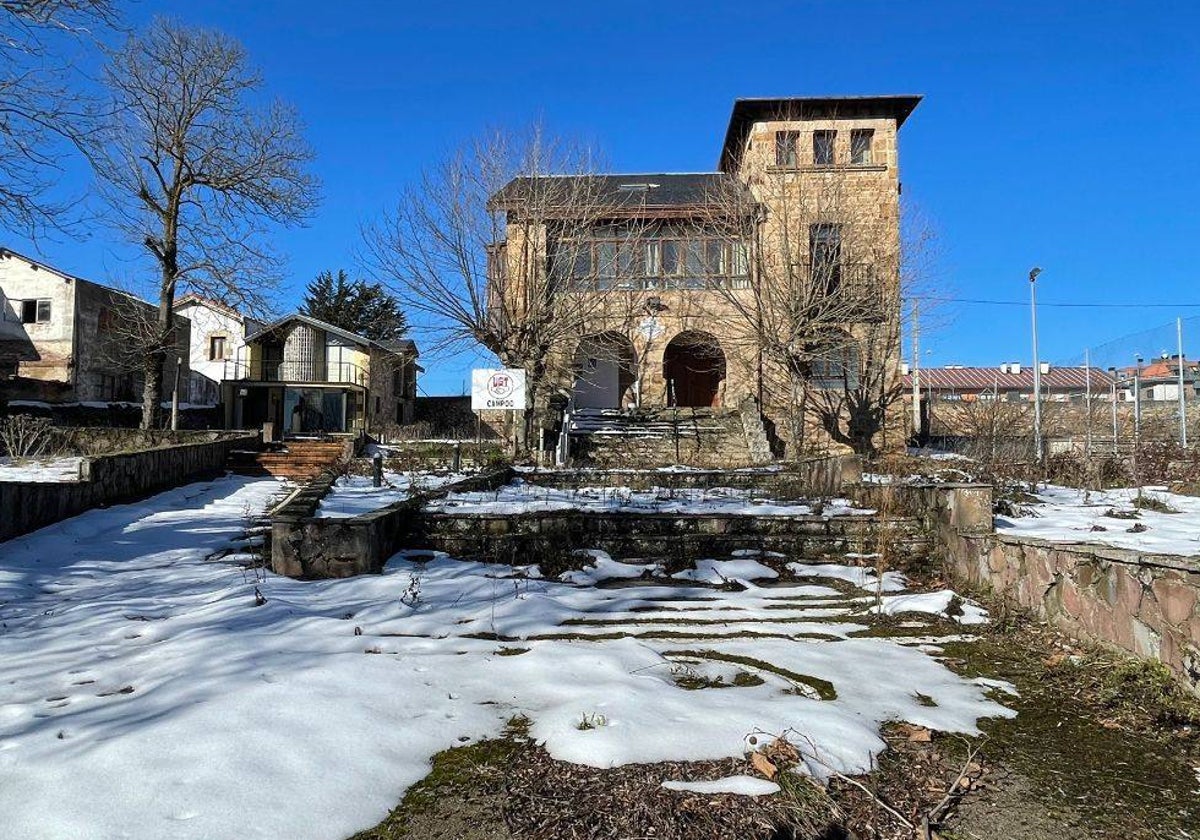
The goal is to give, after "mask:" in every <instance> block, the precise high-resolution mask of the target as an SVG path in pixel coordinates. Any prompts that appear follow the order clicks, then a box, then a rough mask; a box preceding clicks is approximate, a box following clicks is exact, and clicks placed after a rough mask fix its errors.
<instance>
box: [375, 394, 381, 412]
mask: <svg viewBox="0 0 1200 840" xmlns="http://www.w3.org/2000/svg"><path fill="white" fill-rule="evenodd" d="M379 406H380V402H379V397H376V398H375V413H376V414H378V413H379Z"/></svg>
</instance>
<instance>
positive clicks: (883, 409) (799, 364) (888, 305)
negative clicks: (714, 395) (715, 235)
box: [710, 166, 932, 455]
mask: <svg viewBox="0 0 1200 840" xmlns="http://www.w3.org/2000/svg"><path fill="white" fill-rule="evenodd" d="M730 183H731V186H730V188H729V189H727V190H724V191H723V194H722V195H720V196H717V197H716V198H715V200H714V201H713V202H712V203H713V205H714V206H715V207H717V208H718V210H717V217H719V218H720V219H724V220H726V223H727V224H728V223H729V222H730V221H731V220H738V219H747V220H752V221H750V222H748V223H747V224H746V226H744V227H743V226H741V225H734V226H732V227H728V228H727V229H728V230H729V231H730V234H731V235H735V236H738V237H742V238H748V239H751V240H752V241H753V248H752V253H753V271H752V273H751V276H752V281H751V282H750V283H749V284H748V286H747V287H745V288H741V287H723V288H721V289H720V291H721V292H722V295H723V297H724V299H725V301H726V303H727V305H728V307H729V308H730V309H731V310H732V312H733V313H734V315H735V317H733V318H731V319H730V324H729V327H730V329H732V330H733V331H735V332H736V333H738V338H737V339H736V340H738V341H741V342H743V343H745V344H746V345H755V346H757V348H758V351H759V353H760V354H761V357H762V359H763V365H762V370H761V374H760V375H761V378H762V382H763V389H764V392H765V395H764V400H766V401H768V402H770V403H772V404H773V405H774V406H776V407H777V408H784V409H786V413H787V414H788V418H789V424H788V425H789V427H790V429H789V433H790V437H791V440H792V447H793V452H794V453H796V454H799V453H800V452H801V450H802V449H803V448H804V446H805V445H806V441H809V440H811V439H812V435H811V434H809V432H811V431H812V430H813V428H814V427H816V428H820V429H823V430H824V432H825V433H826V435H827V436H828V437H829V438H831V439H832V440H833V441H836V442H837V443H840V444H843V445H846V446H849V447H850V448H852V449H853V450H854V451H856V452H858V453H860V454H864V455H871V454H873V453H874V451H875V448H876V444H877V440H878V435H879V433H880V432H881V431H882V430H884V429H885V428H886V425H887V420H888V416H889V412H890V410H891V409H892V407H893V406H894V405H895V404H896V403H897V401H898V400H899V399H900V398H901V397H902V395H903V394H902V390H901V387H900V385H901V383H900V375H899V361H900V350H901V346H900V345H901V331H902V318H901V307H900V303H901V295H902V290H903V289H905V288H907V287H909V286H910V285H913V286H914V287H915V286H917V285H920V284H922V283H924V282H925V280H926V278H927V277H928V270H927V263H928V259H927V254H928V251H929V242H930V241H932V240H931V239H926V237H929V230H928V228H926V227H924V226H921V227H919V228H917V229H916V230H914V235H915V238H914V239H913V240H912V241H913V245H914V249H913V253H912V256H911V258H909V257H906V256H905V247H904V245H903V243H902V242H901V239H903V238H907V237H901V236H900V234H899V233H898V231H899V229H900V219H899V218H898V217H897V216H896V214H895V213H893V212H891V211H890V209H889V208H888V206H887V205H886V204H882V206H881V203H880V202H877V201H876V202H873V201H872V197H871V196H869V195H864V194H863V193H862V192H861V191H860V190H859V189H858V188H857V186H856V185H857V183H858V182H857V181H855V180H853V173H847V172H845V171H841V170H838V169H836V168H833V167H830V169H829V171H827V172H821V171H810V172H804V173H803V174H801V173H799V172H797V171H795V170H793V169H789V168H788V167H785V166H779V167H770V166H765V167H763V171H761V172H759V173H756V175H755V177H754V178H753V179H752V180H751V182H750V189H749V190H743V189H741V188H740V185H737V184H736V182H730ZM710 224H711V221H710ZM906 259H907V260H909V262H906ZM730 340H731V341H732V340H734V339H730Z"/></svg>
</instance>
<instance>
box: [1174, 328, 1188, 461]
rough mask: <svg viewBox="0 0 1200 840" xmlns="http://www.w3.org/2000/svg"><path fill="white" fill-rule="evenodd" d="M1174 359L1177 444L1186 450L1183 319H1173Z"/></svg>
mask: <svg viewBox="0 0 1200 840" xmlns="http://www.w3.org/2000/svg"><path fill="white" fill-rule="evenodd" d="M1175 350H1176V353H1177V354H1178V355H1177V356H1176V357H1175V358H1176V361H1177V362H1179V443H1180V445H1182V446H1183V448H1184V449H1187V404H1186V402H1185V399H1184V396H1183V319H1182V318H1176V319H1175Z"/></svg>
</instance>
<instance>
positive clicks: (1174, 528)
mask: <svg viewBox="0 0 1200 840" xmlns="http://www.w3.org/2000/svg"><path fill="white" fill-rule="evenodd" d="M1142 493H1143V495H1145V496H1148V497H1152V498H1154V499H1157V500H1159V501H1161V502H1165V503H1166V505H1167V506H1168V507H1170V508H1171V509H1172V510H1174V511H1176V512H1175V513H1163V512H1160V511H1156V510H1151V509H1149V508H1145V507H1143V508H1141V509H1138V510H1137V516H1136V518H1125V517H1119V516H1110V515H1109V514H1110V513H1114V512H1115V513H1118V514H1121V513H1124V514H1126V515H1128V514H1129V513H1130V512H1132V511H1134V510H1135V508H1134V499H1135V498H1136V497H1137V490H1136V489H1135V488H1121V489H1117V490H1102V491H1095V490H1092V491H1084V490H1075V489H1072V488H1070V487H1059V486H1057V485H1053V484H1051V485H1043V486H1041V487H1040V488H1039V489H1038V492H1037V494H1036V495H1037V497H1038V499H1039V500H1040V502H1039V503H1038V504H1033V505H1030V506H1029V507H1030V510H1031V513H1032V515H1030V516H1019V517H1003V518H1002V517H997V519H996V531H997V532H998V533H1001V534H1011V535H1013V536H1020V537H1040V538H1042V539H1046V540H1054V541H1056V542H1077V543H1079V542H1085V543H1097V544H1100V545H1109V546H1114V547H1117V548H1128V549H1132V550H1134V551H1143V552H1148V553H1155V554H1180V555H1197V554H1200V498H1197V497H1195V496H1183V495H1180V494H1178V493H1169V492H1167V490H1166V489H1165V488H1162V487H1145V488H1143V489H1142ZM1130 529H1133V530H1130Z"/></svg>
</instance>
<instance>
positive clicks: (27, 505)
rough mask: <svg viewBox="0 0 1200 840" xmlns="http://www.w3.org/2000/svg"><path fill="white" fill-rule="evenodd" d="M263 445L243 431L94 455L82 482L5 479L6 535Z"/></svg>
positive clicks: (1, 522) (216, 467) (0, 489)
mask: <svg viewBox="0 0 1200 840" xmlns="http://www.w3.org/2000/svg"><path fill="white" fill-rule="evenodd" d="M259 445H260V439H259V436H258V435H247V434H244V433H243V434H237V435H231V436H227V437H224V438H221V439H219V440H213V441H208V442H205V443H190V444H182V445H179V446H168V447H162V448H159V449H150V450H144V451H141V452H128V453H123V454H120V455H105V456H100V457H97V458H90V459H88V460H86V461H85V462H84V475H83V477H82V480H81V481H77V482H33V481H3V482H0V540H7V539H11V538H12V537H15V536H18V535H20V534H25V533H28V532H30V531H33V530H36V529H38V528H43V527H45V526H46V525H51V524H53V523H55V522H59V521H61V520H63V519H67V518H68V517H71V516H76V515H78V514H80V513H83V512H84V511H86V510H90V509H91V508H95V507H103V506H105V505H110V504H113V503H116V502H122V501H127V500H129V499H134V498H138V497H140V496H144V495H146V494H148V493H151V492H154V491H157V490H163V489H166V488H168V487H174V486H176V485H179V484H182V483H184V482H185V481H187V480H188V479H191V478H195V477H196V476H200V475H204V474H206V473H215V472H218V471H220V470H222V469H224V467H225V460H226V458H227V457H228V455H229V451H230V450H232V449H247V448H255V449H256V448H258V446H259Z"/></svg>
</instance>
